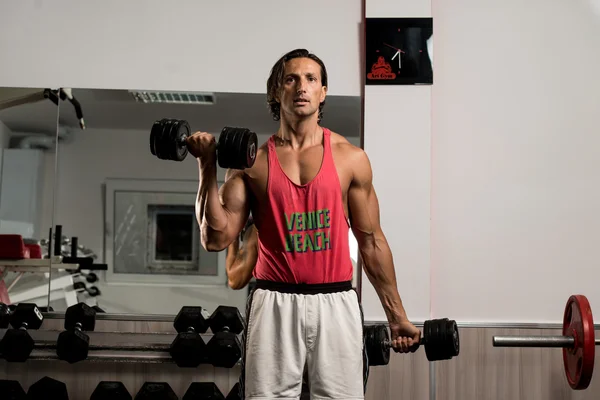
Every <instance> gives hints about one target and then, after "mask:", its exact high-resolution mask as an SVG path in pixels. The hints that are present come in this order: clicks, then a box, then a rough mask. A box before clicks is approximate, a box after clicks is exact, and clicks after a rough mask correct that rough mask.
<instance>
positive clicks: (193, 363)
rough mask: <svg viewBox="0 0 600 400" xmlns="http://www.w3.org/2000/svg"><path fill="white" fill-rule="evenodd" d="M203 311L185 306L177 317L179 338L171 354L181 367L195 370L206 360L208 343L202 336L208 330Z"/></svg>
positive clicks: (174, 325)
mask: <svg viewBox="0 0 600 400" xmlns="http://www.w3.org/2000/svg"><path fill="white" fill-rule="evenodd" d="M203 311H204V310H203V309H202V307H193V306H184V307H182V308H181V310H180V311H179V313H178V314H177V316H176V317H175V321H174V322H173V327H174V328H175V330H176V331H177V337H176V338H175V340H173V343H171V347H170V349H169V352H170V354H171V357H172V358H173V360H175V363H177V365H178V366H179V367H187V368H195V367H197V366H199V365H200V364H202V363H203V362H204V361H205V359H206V343H204V340H203V339H202V336H200V334H201V333H205V332H206V331H207V330H208V322H207V321H206V318H205V317H204V315H203Z"/></svg>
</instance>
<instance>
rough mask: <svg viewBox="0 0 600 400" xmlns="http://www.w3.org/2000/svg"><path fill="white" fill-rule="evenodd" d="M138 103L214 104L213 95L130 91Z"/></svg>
mask: <svg viewBox="0 0 600 400" xmlns="http://www.w3.org/2000/svg"><path fill="white" fill-rule="evenodd" d="M130 93H131V94H132V96H133V98H134V99H135V100H136V101H137V102H139V103H169V104H215V95H214V94H213V93H203V92H157V91H154V92H150V91H130Z"/></svg>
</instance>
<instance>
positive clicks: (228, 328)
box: [206, 306, 244, 368]
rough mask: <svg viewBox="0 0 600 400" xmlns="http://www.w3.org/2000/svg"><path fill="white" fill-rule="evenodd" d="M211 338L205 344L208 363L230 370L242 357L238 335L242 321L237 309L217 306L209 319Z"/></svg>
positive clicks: (240, 331) (242, 326)
mask: <svg viewBox="0 0 600 400" xmlns="http://www.w3.org/2000/svg"><path fill="white" fill-rule="evenodd" d="M209 324H210V330H211V331H212V333H213V337H212V338H211V339H210V340H209V341H208V343H207V344H206V349H207V353H208V362H209V363H210V364H212V365H213V366H215V367H222V368H232V367H233V366H234V365H235V364H236V363H237V362H238V361H239V359H240V357H241V356H242V344H241V342H240V339H239V338H238V336H237V335H238V334H240V333H242V331H243V330H244V320H243V319H242V316H241V314H240V311H239V310H238V308H237V307H230V306H219V307H217V309H216V310H215V311H214V312H213V313H212V315H211V316H210V319H209Z"/></svg>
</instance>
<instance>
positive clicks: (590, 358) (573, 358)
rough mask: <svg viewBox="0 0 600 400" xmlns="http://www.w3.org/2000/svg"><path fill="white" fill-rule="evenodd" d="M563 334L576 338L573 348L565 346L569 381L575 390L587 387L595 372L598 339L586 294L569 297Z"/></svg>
mask: <svg viewBox="0 0 600 400" xmlns="http://www.w3.org/2000/svg"><path fill="white" fill-rule="evenodd" d="M563 335H564V336H570V337H573V338H574V339H575V345H574V346H573V347H572V348H563V361H564V365H565V374H566V376H567V381H568V382H569V385H570V386H571V388H572V389H574V390H583V389H586V388H587V387H588V386H589V384H590V381H591V380H592V375H593V373H594V357H595V352H596V341H595V335H594V318H593V316H592V308H591V307H590V303H589V301H588V299H587V298H586V297H585V296H583V295H572V296H571V297H569V300H568V301H567V305H566V307H565V314H564V317H563Z"/></svg>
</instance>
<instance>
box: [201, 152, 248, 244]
mask: <svg viewBox="0 0 600 400" xmlns="http://www.w3.org/2000/svg"><path fill="white" fill-rule="evenodd" d="M198 169H199V178H200V183H199V187H198V196H197V199H196V218H197V220H198V225H199V226H200V232H201V241H202V246H203V247H204V248H205V249H206V250H207V251H222V250H224V249H225V248H227V246H229V244H230V243H231V242H232V241H233V240H234V239H235V238H236V237H237V236H238V235H239V233H240V232H241V230H242V228H243V227H244V224H245V222H246V220H247V219H248V215H249V213H250V207H249V205H248V194H247V189H246V183H245V181H244V172H243V171H241V170H239V171H238V170H236V171H230V170H229V171H227V174H226V177H225V183H224V184H223V185H222V186H221V188H220V189H219V188H218V184H217V165H216V161H215V160H208V161H206V160H203V161H200V160H199V161H198Z"/></svg>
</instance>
